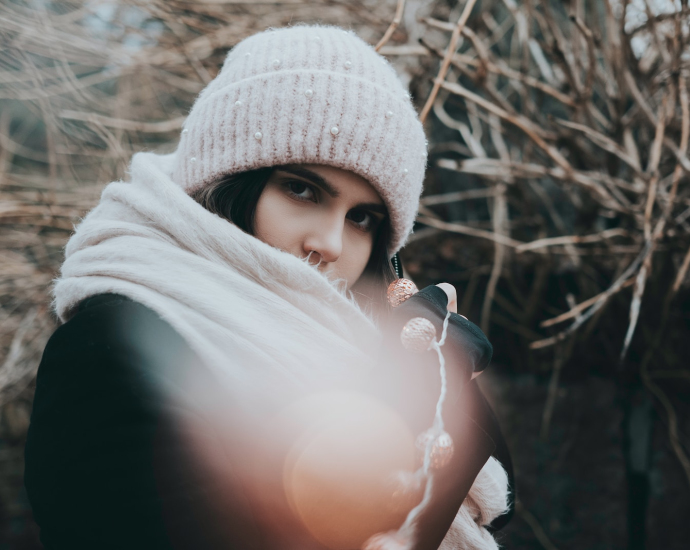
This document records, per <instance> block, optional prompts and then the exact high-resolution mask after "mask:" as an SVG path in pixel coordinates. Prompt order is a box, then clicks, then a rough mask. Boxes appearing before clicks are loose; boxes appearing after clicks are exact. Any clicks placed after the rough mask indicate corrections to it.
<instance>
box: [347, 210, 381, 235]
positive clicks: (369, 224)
mask: <svg viewBox="0 0 690 550" xmlns="http://www.w3.org/2000/svg"><path fill="white" fill-rule="evenodd" d="M347 217H348V218H349V219H350V221H351V222H353V223H354V224H355V225H356V226H357V227H359V228H360V229H363V230H365V231H371V230H372V229H373V228H374V226H375V225H376V224H375V223H374V222H375V221H376V220H375V218H374V216H372V215H371V214H370V213H369V212H366V211H364V210H351V211H350V212H349V213H348V215H347Z"/></svg>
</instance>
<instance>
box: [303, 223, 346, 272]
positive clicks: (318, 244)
mask: <svg viewBox="0 0 690 550" xmlns="http://www.w3.org/2000/svg"><path fill="white" fill-rule="evenodd" d="M304 251H305V253H307V254H309V253H310V252H316V253H317V254H318V255H319V256H320V260H321V261H323V262H327V263H333V262H335V261H337V260H338V258H340V255H341V254H342V252H343V224H342V223H338V224H336V223H332V224H330V226H329V227H323V226H322V227H319V228H318V229H315V230H314V231H313V232H311V233H310V234H309V235H308V237H307V238H306V239H305V241H304Z"/></svg>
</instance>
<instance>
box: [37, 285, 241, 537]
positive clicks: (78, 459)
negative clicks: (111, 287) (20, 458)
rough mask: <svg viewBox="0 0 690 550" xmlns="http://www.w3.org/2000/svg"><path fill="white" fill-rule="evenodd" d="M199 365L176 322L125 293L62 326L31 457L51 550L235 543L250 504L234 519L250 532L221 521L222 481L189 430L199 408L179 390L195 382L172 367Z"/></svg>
mask: <svg viewBox="0 0 690 550" xmlns="http://www.w3.org/2000/svg"><path fill="white" fill-rule="evenodd" d="M151 342H153V343H155V345H153V346H152V345H150V343H151ZM198 364H199V360H198V358H197V357H196V356H195V354H194V353H193V351H192V350H191V349H190V348H189V347H188V345H187V344H186V343H185V341H184V340H183V339H182V338H181V337H179V335H178V334H177V333H176V332H175V331H174V330H173V329H172V328H171V327H170V325H169V324H167V323H166V322H164V321H163V320H161V319H160V318H159V317H158V316H157V315H156V314H155V313H154V312H153V311H152V310H150V309H148V308H146V307H144V306H142V305H141V304H138V303H136V302H133V301H131V300H129V299H127V298H124V297H121V296H117V295H100V296H96V297H93V298H90V299H89V300H87V301H86V303H84V304H82V307H81V309H80V311H79V312H78V313H77V314H76V315H75V316H74V317H73V318H72V319H71V320H70V321H69V322H67V323H66V324H64V325H62V326H61V327H59V328H58V329H57V330H56V332H55V333H54V334H53V336H52V337H51V338H50V340H49V342H48V344H47V346H46V348H45V351H44V354H43V357H42V360H41V364H40V366H39V369H38V377H37V382H36V393H35V398H34V406H33V411H32V416H31V424H30V428H29V432H28V438H27V443H26V459H25V466H26V468H25V485H26V488H27V492H28V496H29V499H30V501H31V504H32V507H33V510H34V515H35V518H36V521H37V523H38V524H39V526H40V527H41V541H42V542H43V544H44V547H45V548H46V550H82V549H84V550H86V549H88V550H93V549H94V548H99V549H113V550H114V549H118V550H119V549H124V548H127V549H135V550H137V549H141V550H144V549H146V550H168V549H173V548H175V549H182V548H184V549H186V548H189V549H192V548H194V549H200V548H230V547H232V545H229V544H227V540H228V539H227V538H226V537H227V535H228V533H233V532H234V533H239V532H244V533H247V532H248V531H249V530H250V528H251V522H250V521H249V520H248V519H247V518H246V517H243V515H242V513H241V511H239V510H238V511H237V513H236V514H227V515H226V516H224V517H225V518H228V517H229V518H233V517H234V518H236V520H237V523H238V524H242V529H235V528H236V527H237V525H229V524H228V523H227V521H226V522H224V524H223V525H219V522H217V521H213V513H212V510H211V509H210V507H209V502H211V501H212V500H213V499H214V498H215V495H214V491H215V490H216V489H215V487H216V484H214V483H213V480H211V479H208V478H207V477H206V475H205V473H204V472H203V471H202V470H201V469H200V468H199V467H197V464H196V463H195V461H194V460H192V458H191V456H190V455H189V453H188V448H187V445H186V443H185V437H184V434H183V433H182V429H183V428H181V426H184V417H185V416H186V415H193V414H194V412H193V411H192V410H191V409H187V408H185V407H180V406H178V405H174V404H173V403H176V401H175V400H174V399H171V398H170V397H171V395H173V394H175V393H179V392H182V391H183V390H184V388H179V387H176V384H177V382H176V380H180V379H184V377H175V376H171V373H175V372H177V373H178V374H180V373H181V372H182V371H184V370H185V369H188V368H190V366H194V365H198ZM195 370H196V372H199V371H200V370H201V369H195ZM194 420H195V426H196V427H198V426H200V423H199V421H198V419H197V418H195V419H194ZM196 435H197V437H199V435H198V434H196ZM208 435H209V437H213V434H208ZM243 547H245V548H249V547H250V546H248V545H243Z"/></svg>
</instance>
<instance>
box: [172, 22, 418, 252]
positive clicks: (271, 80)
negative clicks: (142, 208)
mask: <svg viewBox="0 0 690 550" xmlns="http://www.w3.org/2000/svg"><path fill="white" fill-rule="evenodd" d="M176 157H177V161H176V162H177V165H176V168H175V172H174V175H173V179H174V180H175V182H176V183H177V184H178V185H181V186H182V187H183V188H184V189H185V190H186V191H187V192H188V193H191V192H193V191H195V190H197V189H199V188H200V187H203V186H204V185H207V184H209V183H211V182H213V181H214V180H216V179H217V178H218V177H220V176H223V175H229V174H234V173H238V172H243V171H246V170H251V169H254V168H261V167H268V166H279V165H286V164H296V163H304V164H325V165H329V166H334V167H337V168H342V169H345V170H349V171H352V172H354V173H355V174H357V175H359V176H361V177H363V178H364V179H366V180H367V181H368V182H369V183H370V184H371V185H372V186H373V187H374V188H375V189H376V191H377V192H378V193H379V195H380V196H381V198H382V200H383V201H384V203H385V205H386V207H387V209H388V214H389V217H390V224H391V237H390V242H389V243H388V244H389V251H390V253H391V254H393V253H394V252H396V251H398V250H399V249H400V248H401V247H402V246H403V245H404V244H405V241H406V239H407V237H408V235H409V233H410V232H411V230H412V225H413V223H414V218H415V215H416V213H417V208H418V205H419V195H420V194H421V191H422V181H423V178H424V170H425V167H426V142H425V136H424V130H423V128H422V125H421V123H420V122H419V120H418V118H417V114H416V112H415V110H414V107H413V106H412V103H411V101H410V96H409V94H408V93H407V91H406V90H405V89H404V88H403V86H402V84H401V82H400V80H399V79H398V77H397V75H396V73H395V71H394V69H393V68H392V67H391V65H390V64H389V63H388V61H387V60H386V59H384V58H383V57H382V56H380V55H379V54H377V53H376V52H375V51H374V49H373V48H372V47H371V46H369V45H368V44H367V43H365V42H364V41H363V40H361V39H360V38H358V37H357V36H355V34H354V33H352V32H350V31H345V30H343V29H340V28H337V27H327V26H306V25H305V26H295V27H288V28H282V29H275V30H268V31H264V32H261V33H258V34H255V35H253V36H250V37H249V38H246V39H245V40H243V41H242V42H240V43H239V44H237V45H236V46H235V47H234V48H233V49H232V50H231V51H230V52H229V54H228V56H227V58H226V60H225V63H224V64H223V68H222V69H221V71H220V72H219V74H218V76H217V77H216V78H215V79H214V80H213V81H212V82H211V83H210V84H209V85H208V86H207V87H206V88H205V89H204V90H203V91H202V92H201V94H200V95H199V97H198V98H197V100H196V102H195V104H194V106H193V108H192V110H191V112H190V114H189V117H188V118H187V120H186V122H185V124H184V129H183V130H182V136H181V139H180V144H179V146H178V149H177V154H176Z"/></svg>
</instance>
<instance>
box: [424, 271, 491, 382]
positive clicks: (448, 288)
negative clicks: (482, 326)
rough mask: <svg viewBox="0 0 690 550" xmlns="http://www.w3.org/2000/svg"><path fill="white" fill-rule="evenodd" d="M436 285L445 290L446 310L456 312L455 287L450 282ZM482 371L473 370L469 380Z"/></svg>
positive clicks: (456, 296)
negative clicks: (446, 298)
mask: <svg viewBox="0 0 690 550" xmlns="http://www.w3.org/2000/svg"><path fill="white" fill-rule="evenodd" d="M436 286H437V287H439V288H440V289H441V290H442V291H443V292H445V293H446V296H448V311H450V312H452V313H457V312H458V292H457V290H455V287H454V286H453V285H451V284H450V283H439V284H437V285H436ZM462 317H465V316H464V315H462ZM465 319H467V317H465ZM482 372H483V371H479V372H473V373H472V378H471V380H474V379H475V378H476V377H477V376H479V375H480V374H481V373H482Z"/></svg>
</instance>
